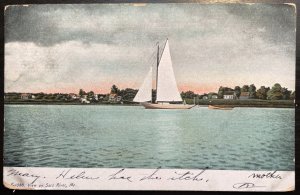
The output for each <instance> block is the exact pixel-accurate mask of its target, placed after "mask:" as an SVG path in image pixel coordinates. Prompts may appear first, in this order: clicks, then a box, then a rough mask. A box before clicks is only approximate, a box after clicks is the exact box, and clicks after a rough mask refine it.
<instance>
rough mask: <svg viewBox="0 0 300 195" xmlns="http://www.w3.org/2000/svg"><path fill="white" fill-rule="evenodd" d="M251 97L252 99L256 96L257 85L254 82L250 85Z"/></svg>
mask: <svg viewBox="0 0 300 195" xmlns="http://www.w3.org/2000/svg"><path fill="white" fill-rule="evenodd" d="M249 98H251V99H254V98H256V87H255V85H254V84H251V85H250V87H249Z"/></svg>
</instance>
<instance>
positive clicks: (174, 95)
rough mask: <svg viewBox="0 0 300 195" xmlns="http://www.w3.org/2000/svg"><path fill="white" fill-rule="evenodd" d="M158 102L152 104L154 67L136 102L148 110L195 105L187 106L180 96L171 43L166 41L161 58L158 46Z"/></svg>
mask: <svg viewBox="0 0 300 195" xmlns="http://www.w3.org/2000/svg"><path fill="white" fill-rule="evenodd" d="M156 65H157V67H156V100H155V101H153V102H152V74H153V72H152V67H150V70H149V72H148V74H147V76H146V78H145V80H144V82H143V84H142V85H141V87H140V88H139V91H138V93H137V94H136V96H135V97H134V99H133V101H134V102H140V103H141V105H142V106H144V107H145V108H147V109H190V108H192V107H194V106H195V105H187V104H185V102H184V103H183V100H182V98H181V96H180V93H179V91H178V87H177V84H176V80H175V75H174V71H173V66H172V60H171V54H170V48H169V41H168V39H167V40H166V43H165V46H164V49H163V51H162V54H161V58H160V57H159V45H158V46H157V63H156Z"/></svg>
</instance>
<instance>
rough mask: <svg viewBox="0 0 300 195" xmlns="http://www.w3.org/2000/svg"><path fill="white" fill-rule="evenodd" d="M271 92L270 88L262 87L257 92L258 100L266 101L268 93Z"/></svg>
mask: <svg viewBox="0 0 300 195" xmlns="http://www.w3.org/2000/svg"><path fill="white" fill-rule="evenodd" d="M269 90H270V88H269V87H265V86H261V87H260V88H259V89H258V90H257V91H256V96H257V98H258V99H262V100H266V99H267V93H268V91H269Z"/></svg>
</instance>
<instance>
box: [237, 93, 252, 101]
mask: <svg viewBox="0 0 300 195" xmlns="http://www.w3.org/2000/svg"><path fill="white" fill-rule="evenodd" d="M249 97H250V93H249V92H241V95H240V98H239V99H240V100H247V99H249Z"/></svg>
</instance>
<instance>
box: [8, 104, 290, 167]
mask: <svg viewBox="0 0 300 195" xmlns="http://www.w3.org/2000/svg"><path fill="white" fill-rule="evenodd" d="M294 114H295V110H294V109H287V108H283V109H280V108H234V109H233V110H229V111H224V110H210V109H207V108H205V107H202V108H199V107H195V108H193V109H191V110H145V109H144V108H143V107H140V106H93V105H88V106H86V105H85V106H84V105H74V106H73V105H5V111H4V115H5V122H4V125H5V132H4V166H22V167H26V166H30V167H41V166H43V167H44V166H47V167H95V168H96V167H98V168H101V167H107V168H108V167H128V168H132V167H135V168H157V167H159V166H161V167H162V168H189V169H192V168H204V167H209V168H210V169H225V170H226V169H230V170H244V169H247V170H249V169H251V170H275V169H276V170H294V161H293V159H294V141H295V139H294V133H295V132H294V118H295V117H294Z"/></svg>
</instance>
